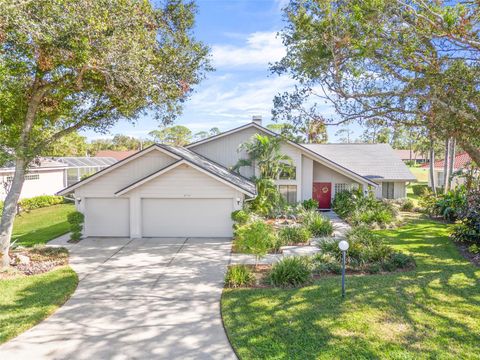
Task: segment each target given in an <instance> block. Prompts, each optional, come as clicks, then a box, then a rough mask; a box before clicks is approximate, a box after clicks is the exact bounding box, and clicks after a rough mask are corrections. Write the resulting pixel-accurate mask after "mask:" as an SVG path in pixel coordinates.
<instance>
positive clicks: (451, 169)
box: [448, 138, 456, 189]
mask: <svg viewBox="0 0 480 360" xmlns="http://www.w3.org/2000/svg"><path fill="white" fill-rule="evenodd" d="M455 143H456V140H455V138H452V139H451V141H450V166H449V169H448V170H449V173H448V177H449V179H450V184H449V185H450V189H452V182H453V172H454V171H455V169H454V167H455V155H456V154H455Z"/></svg>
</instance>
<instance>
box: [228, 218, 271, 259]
mask: <svg viewBox="0 0 480 360" xmlns="http://www.w3.org/2000/svg"><path fill="white" fill-rule="evenodd" d="M277 243H278V240H277V236H276V234H275V231H274V229H273V227H272V226H271V225H268V224H266V223H265V222H264V221H263V220H255V221H253V222H251V223H247V224H245V225H243V226H240V227H239V228H238V229H236V231H235V239H234V246H235V249H236V250H237V251H238V252H241V253H245V254H253V255H255V256H256V258H257V260H258V258H260V257H263V256H265V255H266V254H267V252H268V251H269V250H270V249H272V248H275V247H276V246H277Z"/></svg>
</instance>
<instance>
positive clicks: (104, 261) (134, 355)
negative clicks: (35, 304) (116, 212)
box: [0, 238, 236, 360]
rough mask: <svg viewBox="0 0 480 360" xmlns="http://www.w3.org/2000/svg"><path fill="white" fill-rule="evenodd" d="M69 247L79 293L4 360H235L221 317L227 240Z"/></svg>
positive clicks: (13, 345) (9, 348) (1, 351)
mask: <svg viewBox="0 0 480 360" xmlns="http://www.w3.org/2000/svg"><path fill="white" fill-rule="evenodd" d="M59 243H62V241H59ZM67 247H69V248H70V252H71V266H72V267H73V268H74V270H75V271H76V272H77V273H78V275H79V278H80V282H79V286H78V288H77V290H76V292H75V293H74V295H73V296H72V297H71V299H70V300H69V301H67V303H66V304H65V305H64V306H63V307H61V308H60V309H59V310H58V311H57V312H56V313H55V314H53V315H52V316H51V317H49V318H48V319H47V320H45V321H43V322H42V323H40V324H39V325H37V326H35V327H33V328H32V329H30V330H29V331H27V332H25V333H23V334H22V335H20V336H18V337H17V338H15V339H13V340H12V341H10V342H8V343H6V344H4V345H3V346H1V347H0V358H1V359H2V360H6V359H15V360H19V359H235V358H236V357H235V355H234V353H233V351H232V349H231V347H230V344H229V342H228V340H227V338H226V335H225V332H224V330H223V326H222V321H221V317H220V296H221V291H222V286H223V276H224V273H225V269H226V265H227V263H228V261H229V256H230V247H231V242H230V239H205V238H169V239H167V238H147V239H134V240H130V239H119V238H115V239H113V238H102V239H97V238H88V239H85V240H82V241H81V242H79V243H78V244H76V245H73V246H72V245H67Z"/></svg>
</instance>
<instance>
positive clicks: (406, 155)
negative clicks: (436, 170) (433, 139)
mask: <svg viewBox="0 0 480 360" xmlns="http://www.w3.org/2000/svg"><path fill="white" fill-rule="evenodd" d="M393 151H395V153H396V154H397V155H398V156H399V157H400V159H402V160H410V150H402V149H394V150H393ZM415 159H416V160H428V157H426V156H425V155H423V154H421V153H419V152H415V151H412V160H415Z"/></svg>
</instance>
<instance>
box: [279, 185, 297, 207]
mask: <svg viewBox="0 0 480 360" xmlns="http://www.w3.org/2000/svg"><path fill="white" fill-rule="evenodd" d="M278 191H279V192H280V195H282V196H283V198H284V199H285V200H287V202H288V203H289V204H295V203H296V202H297V185H279V186H278Z"/></svg>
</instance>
